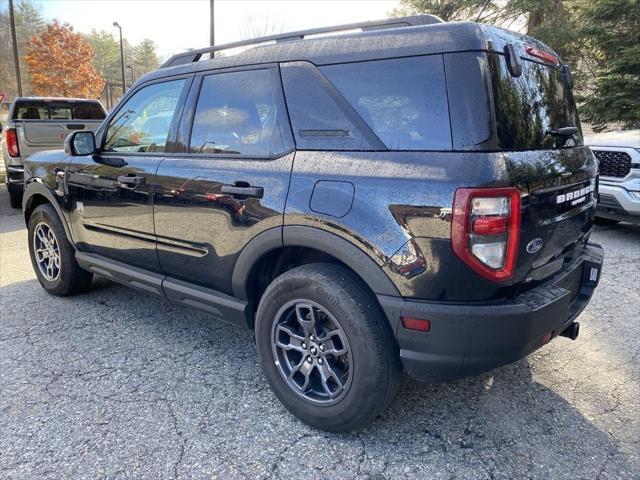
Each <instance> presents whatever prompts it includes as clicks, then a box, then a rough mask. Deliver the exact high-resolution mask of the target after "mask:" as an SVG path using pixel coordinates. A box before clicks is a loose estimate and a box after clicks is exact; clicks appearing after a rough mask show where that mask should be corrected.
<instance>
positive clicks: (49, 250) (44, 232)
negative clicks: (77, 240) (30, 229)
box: [33, 222, 60, 282]
mask: <svg viewBox="0 0 640 480" xmlns="http://www.w3.org/2000/svg"><path fill="white" fill-rule="evenodd" d="M33 252H34V255H35V258H36V264H37V265H38V269H39V270H40V273H41V274H42V276H43V277H44V278H45V279H46V280H48V281H50V282H54V281H55V280H57V278H58V277H59V276H60V246H59V245H58V239H57V238H56V235H55V233H53V230H52V229H51V227H50V226H49V225H47V224H46V223H44V222H40V223H39V224H38V225H36V228H35V230H34V233H33Z"/></svg>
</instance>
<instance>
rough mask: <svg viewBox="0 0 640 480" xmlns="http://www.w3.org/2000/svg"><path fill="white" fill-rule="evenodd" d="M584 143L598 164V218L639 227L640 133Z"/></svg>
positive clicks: (601, 136) (620, 133)
mask: <svg viewBox="0 0 640 480" xmlns="http://www.w3.org/2000/svg"><path fill="white" fill-rule="evenodd" d="M584 143H585V145H589V146H590V147H591V150H592V151H593V153H594V155H595V156H596V158H597V159H598V162H599V164H600V169H599V172H600V190H599V191H600V201H599V203H598V210H597V213H596V215H597V216H598V218H599V219H601V221H604V222H607V223H616V222H620V221H622V222H631V223H635V224H640V130H624V131H614V132H608V133H599V134H594V135H591V136H587V137H585V139H584Z"/></svg>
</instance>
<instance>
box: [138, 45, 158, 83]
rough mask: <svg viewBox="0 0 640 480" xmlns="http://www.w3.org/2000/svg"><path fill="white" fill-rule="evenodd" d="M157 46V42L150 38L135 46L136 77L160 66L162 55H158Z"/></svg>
mask: <svg viewBox="0 0 640 480" xmlns="http://www.w3.org/2000/svg"><path fill="white" fill-rule="evenodd" d="M157 48H158V47H156V44H155V43H153V41H151V40H149V39H148V38H145V39H144V40H142V41H141V42H140V43H139V44H138V45H136V46H135V47H133V51H132V57H133V69H134V73H135V76H136V78H138V77H141V76H142V75H144V74H145V73H148V72H151V71H152V70H155V69H157V68H158V67H159V66H160V57H159V56H158V53H157Z"/></svg>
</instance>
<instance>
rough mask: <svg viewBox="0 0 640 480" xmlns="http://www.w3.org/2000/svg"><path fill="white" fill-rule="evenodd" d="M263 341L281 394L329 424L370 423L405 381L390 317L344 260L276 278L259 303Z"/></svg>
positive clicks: (293, 408) (268, 370)
mask: <svg viewBox="0 0 640 480" xmlns="http://www.w3.org/2000/svg"><path fill="white" fill-rule="evenodd" d="M256 346H257V351H258V359H259V361H260V364H261V366H262V368H263V370H264V372H265V376H266V377H267V380H268V382H269V384H270V386H271V389H272V390H273V392H274V393H275V395H276V396H277V397H278V399H279V400H280V401H281V402H282V403H283V404H284V406H285V407H286V408H287V410H289V412H291V413H292V414H293V415H295V416H296V417H298V418H299V419H300V420H302V421H303V422H305V423H306V424H308V425H311V426H313V427H317V428H320V429H322V430H327V431H331V432H346V431H350V430H353V429H354V428H356V427H358V426H360V425H362V424H363V423H365V422H366V421H367V420H369V419H370V418H372V417H373V416H375V415H377V414H378V413H380V412H381V411H382V410H383V409H384V408H386V407H387V405H388V404H390V403H391V400H392V399H393V397H394V395H395V393H396V390H397V387H398V383H399V379H400V374H401V367H400V358H399V354H398V347H397V344H396V342H395V339H394V337H393V333H392V332H391V328H390V326H389V323H388V321H387V320H386V318H385V316H384V314H383V313H382V311H381V309H380V307H379V306H378V305H377V301H376V299H375V297H374V296H373V295H372V294H371V293H370V292H369V291H368V289H367V288H366V287H365V286H364V285H362V283H361V281H360V279H359V278H358V277H357V276H356V275H355V274H353V273H352V272H351V271H350V270H348V269H346V268H344V267H341V266H338V265H333V264H320V263H318V264H310V265H303V266H300V267H296V268H294V269H292V270H289V271H287V272H285V273H284V274H282V275H280V276H279V277H278V278H276V279H275V280H274V281H273V282H272V283H271V285H269V287H268V288H267V290H266V291H265V293H264V295H263V297H262V299H261V301H260V305H259V307H258V313H257V319H256Z"/></svg>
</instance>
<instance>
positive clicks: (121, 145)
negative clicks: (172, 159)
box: [103, 79, 185, 152]
mask: <svg viewBox="0 0 640 480" xmlns="http://www.w3.org/2000/svg"><path fill="white" fill-rule="evenodd" d="M184 84H185V80H184V79H181V80H173V81H170V82H163V83H155V84H153V85H149V86H148V87H144V88H142V89H141V90H139V91H138V92H136V93H135V94H134V95H133V96H132V97H131V98H129V100H127V102H126V103H125V104H124V105H123V106H122V107H121V108H120V109H119V110H118V112H117V113H116V115H115V116H114V117H113V119H112V120H111V122H110V124H109V129H108V130H107V136H106V139H105V143H104V147H103V150H104V151H107V152H164V148H165V144H166V142H167V137H168V136H169V129H170V128H171V121H172V120H173V115H174V113H175V111H176V106H177V105H178V100H179V98H180V94H181V93H182V89H183V88H184Z"/></svg>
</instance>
